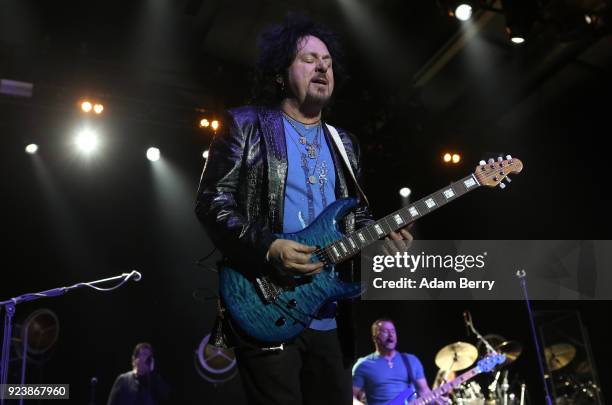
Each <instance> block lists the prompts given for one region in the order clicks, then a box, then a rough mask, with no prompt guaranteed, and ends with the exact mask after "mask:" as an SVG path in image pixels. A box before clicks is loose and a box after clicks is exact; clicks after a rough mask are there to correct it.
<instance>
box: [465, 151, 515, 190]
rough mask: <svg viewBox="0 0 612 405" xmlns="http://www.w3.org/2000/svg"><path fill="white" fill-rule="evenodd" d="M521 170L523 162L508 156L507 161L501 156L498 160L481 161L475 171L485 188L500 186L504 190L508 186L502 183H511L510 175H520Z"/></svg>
mask: <svg viewBox="0 0 612 405" xmlns="http://www.w3.org/2000/svg"><path fill="white" fill-rule="evenodd" d="M521 170H523V162H521V161H520V160H519V159H517V158H513V157H512V156H510V155H508V156H506V159H504V158H502V157H501V156H500V157H498V158H497V160H495V159H489V161H488V162H485V161H484V160H481V161H480V164H479V165H478V166H476V169H475V170H474V175H475V176H476V178H477V179H478V182H479V183H480V184H481V185H483V186H488V187H495V186H497V185H499V186H500V187H501V188H502V189H503V188H506V185H505V184H504V183H502V181H503V180H504V179H505V180H506V181H507V182H508V183H509V182H510V177H508V175H509V174H510V173H515V174H516V173H520V171H521Z"/></svg>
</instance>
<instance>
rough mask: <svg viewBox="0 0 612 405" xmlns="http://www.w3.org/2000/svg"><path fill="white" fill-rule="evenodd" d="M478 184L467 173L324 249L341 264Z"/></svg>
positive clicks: (471, 175) (329, 256)
mask: <svg viewBox="0 0 612 405" xmlns="http://www.w3.org/2000/svg"><path fill="white" fill-rule="evenodd" d="M479 186H480V183H479V182H478V180H477V179H476V176H474V175H473V174H470V175H469V176H467V177H464V178H463V179H461V180H459V181H457V182H454V183H451V184H450V185H449V186H447V187H444V188H442V189H440V190H438V191H436V192H435V193H432V194H430V195H428V196H427V197H424V198H421V199H420V200H418V201H416V202H414V203H412V204H410V205H408V206H406V207H403V208H401V209H399V210H397V211H395V212H392V213H391V214H389V215H387V216H385V217H383V218H381V219H379V220H378V221H376V222H374V223H373V224H370V225H368V226H365V227H363V228H361V229H359V230H357V231H355V232H353V233H350V234H348V235H346V236H344V237H343V238H341V239H338V240H337V241H335V242H333V243H331V244H329V245H327V246H326V247H325V248H324V251H325V252H326V253H327V256H328V258H329V260H330V261H331V262H332V263H333V264H337V263H340V262H342V261H344V260H347V259H349V258H351V257H353V256H355V255H356V254H357V253H359V252H360V251H361V250H363V249H364V248H365V247H367V246H369V245H371V244H372V243H374V242H376V241H377V240H379V239H381V238H383V237H385V236H387V235H389V234H390V233H391V232H392V231H397V230H398V229H400V228H402V227H404V226H406V225H408V224H410V223H412V222H414V221H415V220H417V219H418V218H421V217H423V216H425V215H427V214H429V213H430V212H433V211H435V210H436V209H438V208H440V207H441V206H443V205H445V204H447V203H449V202H450V201H452V200H455V199H457V198H459V197H461V196H462V195H464V194H466V193H467V192H469V191H472V190H474V189H476V188H478V187H479Z"/></svg>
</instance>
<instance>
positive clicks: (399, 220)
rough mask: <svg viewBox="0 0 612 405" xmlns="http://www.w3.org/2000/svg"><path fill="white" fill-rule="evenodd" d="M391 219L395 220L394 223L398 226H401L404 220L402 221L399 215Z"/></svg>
mask: <svg viewBox="0 0 612 405" xmlns="http://www.w3.org/2000/svg"><path fill="white" fill-rule="evenodd" d="M393 219H394V220H395V223H396V224H398V225H401V224H403V223H404V220H403V219H402V217H401V215H400V214H395V215H393Z"/></svg>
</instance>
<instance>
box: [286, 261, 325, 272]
mask: <svg viewBox="0 0 612 405" xmlns="http://www.w3.org/2000/svg"><path fill="white" fill-rule="evenodd" d="M321 268H323V263H320V262H319V263H308V264H300V263H292V265H291V270H293V271H297V272H299V273H302V274H308V273H316V272H318V271H320V270H321Z"/></svg>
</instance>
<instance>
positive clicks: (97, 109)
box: [93, 104, 104, 114]
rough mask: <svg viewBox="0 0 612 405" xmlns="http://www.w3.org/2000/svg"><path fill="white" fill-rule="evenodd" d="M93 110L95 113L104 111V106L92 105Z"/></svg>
mask: <svg viewBox="0 0 612 405" xmlns="http://www.w3.org/2000/svg"><path fill="white" fill-rule="evenodd" d="M93 110H94V112H95V113H96V114H102V111H104V106H103V105H102V104H95V105H94V106H93Z"/></svg>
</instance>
